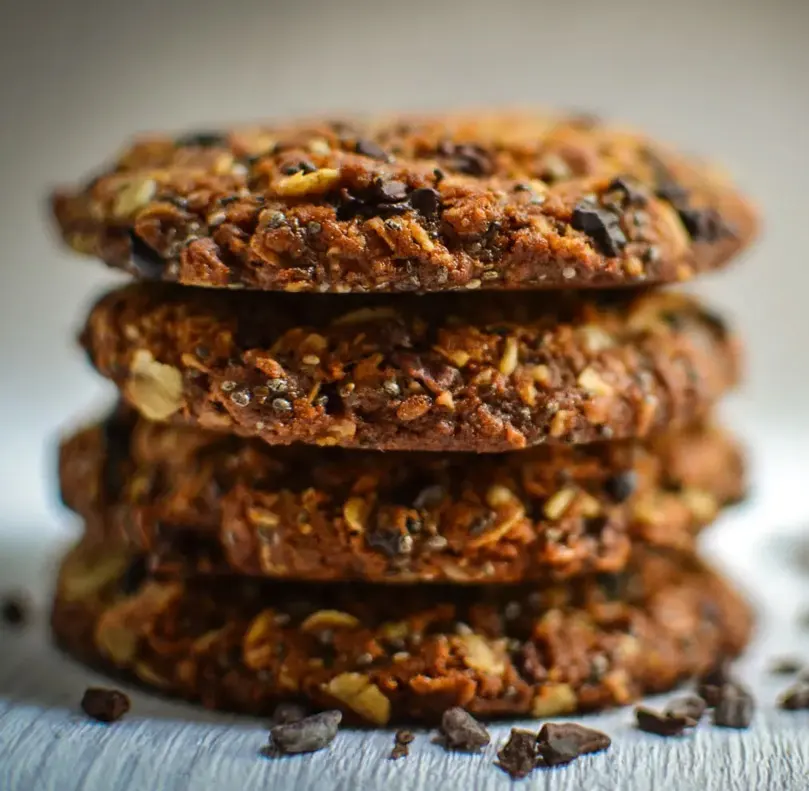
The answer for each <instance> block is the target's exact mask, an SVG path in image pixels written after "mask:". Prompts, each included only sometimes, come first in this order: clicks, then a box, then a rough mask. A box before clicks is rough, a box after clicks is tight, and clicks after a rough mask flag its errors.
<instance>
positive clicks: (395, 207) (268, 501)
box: [53, 114, 756, 726]
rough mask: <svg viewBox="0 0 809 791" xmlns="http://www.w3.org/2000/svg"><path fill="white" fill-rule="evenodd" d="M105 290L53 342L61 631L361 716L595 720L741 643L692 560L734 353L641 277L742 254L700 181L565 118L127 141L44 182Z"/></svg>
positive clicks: (212, 678) (735, 370) (728, 602)
mask: <svg viewBox="0 0 809 791" xmlns="http://www.w3.org/2000/svg"><path fill="white" fill-rule="evenodd" d="M54 211H55V215H56V218H57V220H58V223H59V226H60V228H61V232H62V234H63V237H64V239H65V241H66V242H67V243H68V244H69V245H70V246H71V247H72V248H74V249H75V250H77V251H79V252H82V253H85V254H90V255H94V256H97V257H99V258H101V259H103V260H104V261H105V262H106V263H108V264H109V265H111V266H113V267H118V268H120V269H123V270H125V271H126V272H128V273H130V274H132V275H134V276H135V278H136V279H137V281H138V282H134V283H129V284H126V285H123V286H122V287H120V288H116V289H114V290H113V291H111V292H110V293H108V294H106V295H105V296H103V297H102V298H101V299H100V300H99V301H98V302H97V304H96V305H95V306H94V307H93V308H92V310H91V312H90V315H89V317H88V319H87V322H86V325H85V328H84V330H83V333H82V336H81V340H82V344H83V346H84V348H85V349H86V351H87V353H88V355H89V358H90V360H91V362H92V364H93V365H94V366H95V368H96V369H97V371H98V372H99V373H100V374H101V375H102V376H105V377H107V378H109V379H110V380H112V381H113V382H114V383H115V385H116V386H117V388H118V391H119V393H120V402H119V405H118V406H117V407H116V408H115V410H114V411H113V413H112V414H111V415H110V416H108V417H107V418H106V419H104V420H102V421H100V422H99V423H97V424H96V425H93V426H90V427H87V428H85V429H83V430H81V431H79V432H78V433H76V434H75V435H74V436H72V437H70V438H68V439H66V441H65V442H64V443H63V445H62V448H61V463H60V474H61V487H62V494H63V498H64V501H65V503H66V504H67V505H68V507H70V508H71V509H72V510H73V511H75V512H76V513H77V514H79V515H80V516H81V517H82V519H83V520H84V522H85V524H86V530H85V535H84V537H83V539H82V540H81V542H80V543H79V545H78V546H77V547H76V548H75V549H73V550H72V551H71V552H70V553H69V554H68V556H67V557H66V558H65V560H64V562H63V565H62V568H61V573H60V576H59V582H58V586H57V592H56V599H55V604H54V610H53V629H54V632H55V635H56V638H57V640H58V642H59V643H60V644H61V645H62V646H63V647H64V648H66V649H67V650H68V651H69V652H70V653H72V654H74V655H76V656H78V657H80V658H81V659H82V660H84V661H86V662H89V663H92V664H94V665H100V666H102V667H106V668H108V669H114V670H116V671H124V672H126V673H128V674H131V675H132V676H134V677H136V678H137V679H139V680H140V681H142V682H143V683H145V684H146V685H149V686H153V687H156V688H158V689H160V690H161V691H163V692H165V693H171V694H176V695H180V696H183V697H186V698H188V699H191V700H197V701H201V702H202V703H204V704H205V705H207V706H210V707H213V708H217V709H219V708H221V709H230V710H237V711H245V712H251V713H264V712H267V711H269V710H271V709H272V708H273V707H274V706H275V705H276V704H277V703H278V702H280V701H283V700H289V699H297V700H302V701H305V702H306V703H308V704H309V705H311V706H312V707H314V708H339V709H341V710H342V711H343V712H344V714H345V715H346V717H347V718H348V719H349V720H351V719H353V720H354V721H358V722H362V723H371V724H375V725H379V726H381V725H385V724H387V723H391V722H396V721H401V720H421V721H426V722H429V721H435V720H437V719H439V718H440V716H441V714H442V712H443V711H445V710H446V709H447V708H449V707H452V706H462V707H464V708H466V709H467V710H469V711H470V712H473V713H475V714H476V715H479V716H483V717H495V716H500V717H502V716H536V717H549V716H555V715H560V714H566V713H571V712H574V711H584V710H594V709H599V708H603V707H606V706H610V705H614V704H625V703H627V702H629V701H631V700H633V699H635V698H637V697H638V696H640V695H641V694H644V693H646V692H653V691H655V692H656V691H663V690H667V689H669V688H671V687H672V686H674V685H675V684H676V683H678V682H679V681H681V680H683V679H685V678H688V677H690V676H693V675H695V674H700V673H702V672H705V671H706V670H708V669H709V668H711V667H712V666H714V665H715V663H716V662H717V661H718V660H719V659H721V658H724V657H728V656H732V655H735V654H737V653H738V652H739V651H740V650H741V649H742V648H743V646H744V645H745V642H746V640H747V639H748V635H749V632H750V627H751V616H750V613H749V610H748V608H747V605H746V603H745V602H744V600H743V599H742V598H741V597H740V596H739V595H738V594H737V593H736V592H735V591H734V590H733V589H732V588H731V587H730V586H729V585H728V584H727V583H726V582H725V581H724V580H723V579H722V578H721V577H720V576H718V575H717V574H716V573H715V572H714V571H712V570H711V569H710V568H709V567H708V566H706V565H705V563H704V562H702V561H701V560H700V559H699V557H698V556H697V555H696V553H695V546H696V541H697V538H698V536H699V534H700V532H701V531H702V529H703V528H705V527H707V526H708V525H709V524H710V523H711V522H712V521H713V520H714V519H715V517H716V516H717V515H718V514H719V512H720V511H721V510H722V508H723V507H724V506H726V505H729V504H731V503H734V502H736V501H738V500H739V499H740V498H741V497H742V496H743V495H744V491H745V482H744V470H743V459H742V454H741V451H740V448H739V446H738V444H737V442H736V441H735V440H734V439H733V437H731V436H730V435H729V434H728V433H726V432H725V431H724V430H723V429H722V428H720V427H718V426H717V425H716V424H715V423H714V422H713V420H712V418H711V412H712V408H713V406H714V405H715V404H716V402H717V401H718V399H719V398H720V397H721V396H722V395H723V394H724V393H725V392H727V391H728V390H729V389H730V388H732V387H733V386H734V385H735V384H736V382H737V379H738V377H739V347H738V344H737V341H736V339H735V338H734V336H733V334H732V333H731V332H730V331H729V330H728V328H727V327H726V325H725V323H724V322H723V321H722V319H721V318H719V317H717V316H716V315H715V314H714V313H712V312H710V311H709V310H707V309H706V308H705V307H704V306H702V305H701V304H700V302H699V301H698V300H696V299H694V298H693V297H691V296H687V295H684V294H682V293H677V292H673V291H670V290H654V289H653V288H651V287H653V286H660V285H663V284H666V283H670V282H676V281H685V280H687V279H689V278H691V277H693V276H694V275H697V274H700V273H702V272H706V271H709V270H713V269H716V268H718V267H721V266H722V265H723V264H725V263H726V262H727V261H728V260H729V259H730V258H731V257H732V256H733V255H734V254H736V253H737V252H739V251H740V250H741V249H742V248H744V247H745V246H746V245H748V244H749V243H750V241H751V240H752V238H753V236H754V235H755V226H756V220H755V216H754V213H753V211H752V209H751V208H750V206H749V205H748V204H747V203H746V202H745V200H744V199H743V198H742V197H740V196H739V195H738V194H737V193H736V191H735V190H734V189H733V187H732V186H730V185H729V183H728V182H727V181H726V180H725V179H724V178H723V177H721V176H719V175H717V174H716V172H715V171H714V170H713V169H712V168H708V167H706V166H704V165H702V164H700V163H699V162H697V161H693V160H691V159H689V158H687V157H684V156H681V155H679V154H676V153H674V152H671V151H669V150H668V149H666V148H663V147H661V146H659V145H657V144H654V143H652V142H650V141H649V140H646V139H644V138H642V137H641V136H639V135H636V134H633V133H630V132H627V131H625V130H618V129H614V128H610V127H608V126H606V125H603V124H601V123H600V122H598V121H596V120H594V119H591V118H583V117H576V118H548V117H540V116H535V115H530V114H500V115H491V116H479V115H478V116H474V117H458V116H453V117H449V118H427V119H413V118H393V119H383V120H380V121H376V122H369V121H358V122H353V121H352V122H307V123H300V124H290V125H287V126H283V125H278V126H275V127H263V128H252V129H239V130H234V131H231V132H229V133H224V134H200V135H193V136H186V137H181V138H172V137H168V136H160V137H154V138H150V139H146V140H142V141H139V142H137V143H136V144H134V145H133V146H132V147H131V148H129V149H128V150H126V151H125V152H124V153H123V154H122V156H121V157H120V158H119V159H118V160H117V162H115V163H114V165H113V166H112V167H109V168H108V169H107V170H105V171H104V172H102V173H101V175H99V176H97V177H96V178H94V179H93V180H92V181H91V182H89V183H88V184H86V185H85V186H83V187H82V188H80V189H77V190H74V191H65V192H61V193H59V194H58V195H57V196H56V197H55V198H54Z"/></svg>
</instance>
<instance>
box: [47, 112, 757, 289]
mask: <svg viewBox="0 0 809 791" xmlns="http://www.w3.org/2000/svg"><path fill="white" fill-rule="evenodd" d="M53 211H54V214H55V217H56V220H57V223H58V226H59V228H60V230H61V233H62V235H63V237H64V239H65V241H66V242H67V243H68V244H69V245H70V246H71V247H72V248H73V249H75V250H77V251H78V252H81V253H86V254H90V255H94V256H97V257H100V258H101V259H103V260H104V261H106V262H107V263H108V264H109V265H111V266H114V267H120V268H123V269H126V270H127V271H129V272H132V273H134V274H136V275H138V276H139V277H146V278H152V279H163V280H168V281H176V282H179V283H183V284H185V285H201V286H209V287H218V288H227V287H241V288H244V287H246V288H251V289H260V290H270V291H291V292H300V291H311V292H335V293H347V292H357V293H366V292H401V291H419V292H432V291H446V290H457V289H517V288H530V289H538V288H540V289H545V288H554V289H560V288H588V287H598V288H605V287H610V286H623V285H638V284H652V283H663V282H677V281H683V280H687V279H689V278H691V277H693V276H694V275H696V274H699V273H701V272H706V271H709V270H712V269H716V268H718V267H720V266H722V265H724V264H725V263H726V262H727V261H728V260H729V259H730V258H731V257H732V256H733V255H735V254H736V253H738V252H739V251H740V250H742V249H743V248H745V247H746V246H747V245H749V244H750V243H751V241H752V240H753V238H754V237H755V235H756V232H757V218H756V212H755V210H754V209H753V208H752V206H751V205H750V203H749V201H747V200H746V199H745V198H744V197H743V196H741V195H740V194H739V192H738V191H737V190H736V188H735V187H734V186H733V185H732V184H730V183H729V181H728V180H727V179H726V178H725V177H724V176H723V175H721V174H720V173H719V172H718V171H717V169H716V168H714V167H713V166H711V165H708V164H705V163H702V162H699V161H697V160H696V159H693V158H689V157H686V156H683V155H681V154H679V153H677V152H674V151H672V150H669V149H668V148H667V147H665V146H663V145H660V144H657V143H655V142H653V141H651V140H649V139H647V138H645V137H644V136H642V135H640V134H637V133H634V132H631V131H627V130H625V129H620V128H616V127H612V126H610V125H608V124H604V123H602V122H599V121H597V120H595V119H592V118H583V117H576V118H563V117H553V116H550V115H543V114H541V113H530V112H500V113H481V114H477V115H466V116H464V115H457V116H444V117H432V118H409V117H390V118H383V119H376V120H374V119H367V120H356V121H311V122H306V121H303V122H299V123H290V124H286V125H279V126H267V127H264V128H252V129H234V130H230V131H224V132H222V133H215V134H207V133H206V134H197V135H187V136H182V137H179V138H175V137H171V136H167V135H162V136H161V135H157V136H153V137H150V138H147V139H142V140H140V141H136V142H134V143H133V144H132V145H131V146H130V147H129V148H127V149H126V150H124V151H123V152H122V153H121V155H120V156H119V157H118V159H117V161H116V162H114V163H113V164H112V165H111V166H110V167H109V168H108V169H106V170H105V171H103V172H102V173H101V174H100V175H98V176H96V177H95V178H93V179H92V180H91V181H89V182H88V183H87V184H85V185H84V186H82V187H78V188H76V189H68V190H61V191H59V192H57V193H56V194H55V195H54V197H53Z"/></svg>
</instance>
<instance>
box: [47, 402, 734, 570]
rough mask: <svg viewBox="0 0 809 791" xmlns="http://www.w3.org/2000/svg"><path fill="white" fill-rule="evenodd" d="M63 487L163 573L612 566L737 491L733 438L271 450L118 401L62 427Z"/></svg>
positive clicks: (672, 537) (678, 540) (684, 528)
mask: <svg viewBox="0 0 809 791" xmlns="http://www.w3.org/2000/svg"><path fill="white" fill-rule="evenodd" d="M59 468H60V482H61V490H62V497H63V500H64V502H65V503H66V504H67V505H68V506H69V507H70V508H71V509H73V510H74V511H75V512H77V513H78V514H80V515H81V516H82V517H83V518H84V519H85V520H86V522H87V524H88V529H90V530H91V531H92V532H93V533H94V534H95V535H98V536H110V535H111V536H113V537H116V538H118V539H121V538H123V539H124V540H125V541H126V542H127V543H128V544H129V545H130V546H131V547H133V549H135V550H137V551H141V552H145V553H147V554H148V556H149V565H150V568H151V569H152V570H153V571H154V572H155V573H157V574H160V575H171V576H177V575H187V574H193V573H228V572H230V573H237V574H242V575H256V576H266V577H270V578H277V579H293V580H294V579H298V580H301V579H304V580H335V581H339V580H365V581H372V582H386V583H415V582H451V583H464V584H468V583H480V584H482V583H486V584H496V583H504V582H521V581H523V582H528V581H531V582H537V583H549V582H552V581H556V580H561V579H565V578H569V577H571V576H574V575H581V574H587V573H595V572H617V571H620V570H621V569H623V568H624V566H625V565H626V563H627V562H628V559H629V556H630V551H631V547H632V543H633V542H644V543H649V544H654V545H656V546H666V547H673V548H676V549H679V550H683V551H692V550H693V549H694V543H695V538H696V537H697V535H698V533H699V531H700V530H701V529H702V528H703V527H705V526H706V525H707V524H709V523H710V522H711V521H712V520H713V519H714V517H715V516H716V515H717V513H718V512H719V510H720V509H721V508H722V507H723V506H725V505H727V504H728V503H731V502H735V501H738V500H739V499H740V498H741V497H742V496H743V494H744V489H745V481H744V462H743V456H742V452H741V450H740V448H739V446H738V444H737V443H735V442H734V440H733V439H732V438H730V437H729V436H728V435H727V434H725V433H724V432H722V431H721V430H719V429H718V428H712V427H707V426H696V427H693V428H691V429H689V430H688V431H684V432H677V433H676V434H673V435H665V436H660V437H657V438H655V439H653V440H649V441H647V442H646V443H640V442H633V441H623V442H616V443H598V444H593V445H587V446H580V447H576V446H573V447H564V446H557V447H547V446H546V447H538V448H534V449H530V450H525V451H518V452H515V453H510V454H504V455H503V454H500V455H487V456H483V455H476V454H460V453H454V454H453V453H445V454H436V453H397V454H383V453H378V452H373V451H352V450H343V449H340V448H323V449H317V448H312V447H307V446H303V445H298V446H290V447H272V446H269V445H266V444H265V443H263V442H261V441H260V440H255V439H254V440H244V439H238V438H235V437H228V436H223V435H221V434H218V433H214V432H205V431H201V430H199V429H193V428H187V427H181V426H173V425H167V424H157V423H151V422H149V421H146V420H144V419H142V418H140V419H139V418H137V417H136V416H135V415H134V414H133V413H132V411H131V410H127V409H125V408H122V409H120V410H119V411H118V412H117V413H115V414H114V415H112V416H111V417H110V418H108V419H107V420H106V421H104V422H103V423H101V424H96V425H94V426H91V427H89V428H87V429H84V430H82V431H79V432H78V433H76V434H74V435H73V436H71V437H70V438H69V439H67V440H66V441H65V442H64V443H63V445H62V448H61V454H60V465H59Z"/></svg>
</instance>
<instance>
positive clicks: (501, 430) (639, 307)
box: [83, 283, 739, 452]
mask: <svg viewBox="0 0 809 791" xmlns="http://www.w3.org/2000/svg"><path fill="white" fill-rule="evenodd" d="M83 342H84V345H85V347H86V349H87V351H88V353H89V355H90V359H91V360H92V362H93V363H94V365H95V366H96V368H97V369H98V370H99V371H100V372H101V373H102V374H103V375H104V376H107V377H109V378H111V379H113V380H114V381H115V383H116V384H117V385H118V386H119V388H120V390H121V392H122V393H123V397H124V399H125V400H126V401H128V402H129V403H130V404H131V405H133V406H134V407H136V408H137V409H138V410H139V411H140V412H141V413H142V414H143V415H144V416H145V417H147V418H150V419H153V420H168V419H172V420H175V421H179V422H186V423H191V424H195V425H198V426H200V427H203V428H210V429H216V430H220V431H227V432H228V433H234V434H239V435H242V436H257V437H260V438H261V439H263V440H265V441H266V442H269V443H272V444H288V443H291V442H296V441H297V442H306V443H316V444H318V445H341V446H344V447H364V448H374V449H383V450H430V451H438V450H449V451H474V452H496V451H505V450H513V449H517V448H522V447H526V446H531V445H538V444H542V443H556V444H560V443H584V442H592V441H596V440H603V439H621V438H627V437H637V438H642V437H646V436H649V435H650V434H652V433H654V432H659V431H660V430H663V429H669V430H676V429H677V428H681V427H684V426H686V425H688V424H690V423H692V422H694V421H695V420H698V419H699V418H701V417H702V416H704V415H705V414H706V413H707V411H708V410H709V408H710V407H711V405H712V404H713V403H714V402H715V401H716V400H717V399H718V398H719V397H720V396H721V395H722V394H723V393H724V392H726V391H727V390H728V389H729V388H730V387H732V386H733V384H734V383H735V382H736V380H737V377H738V374H739V347H738V342H737V340H736V339H735V338H734V337H733V335H732V334H731V333H730V332H729V331H728V330H727V328H726V327H725V325H724V324H723V322H722V321H721V319H719V318H718V317H717V316H715V315H714V314H713V313H711V312H710V311H708V310H707V309H705V308H703V307H702V306H701V305H700V304H699V303H698V302H696V301H695V300H693V299H692V298H690V297H687V296H684V295H682V294H675V293H660V292H657V293H654V292H648V293H644V294H640V295H636V296H632V295H631V294H628V293H623V294H618V293H616V292H611V293H610V294H609V295H603V294H602V295H599V294H595V293H593V292H591V293H590V295H589V296H586V297H585V296H581V295H577V294H573V293H561V294H547V293H546V294H537V293H532V292H518V293H504V292H496V293H491V294H486V295H482V294H463V295H459V294H449V295H430V296H412V295H409V296H408V295H402V296H398V297H371V296H365V297H356V296H343V297H341V298H340V299H336V298H334V297H330V296H324V295H304V296H301V295H298V296H294V295H287V294H260V293H245V292H241V293H229V292H216V291H212V290H210V289H190V288H181V287H179V286H171V285H164V284H159V283H144V284H135V285H131V286H128V287H125V288H122V289H118V290H115V291H112V292H111V293H109V294H107V295H106V296H105V297H103V298H102V299H101V300H100V301H99V302H98V303H97V305H96V306H95V307H94V308H93V310H92V312H91V314H90V316H89V319H88V321H87V324H86V327H85V330H84V333H83Z"/></svg>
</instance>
